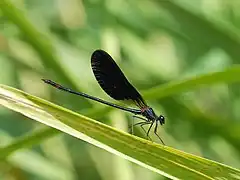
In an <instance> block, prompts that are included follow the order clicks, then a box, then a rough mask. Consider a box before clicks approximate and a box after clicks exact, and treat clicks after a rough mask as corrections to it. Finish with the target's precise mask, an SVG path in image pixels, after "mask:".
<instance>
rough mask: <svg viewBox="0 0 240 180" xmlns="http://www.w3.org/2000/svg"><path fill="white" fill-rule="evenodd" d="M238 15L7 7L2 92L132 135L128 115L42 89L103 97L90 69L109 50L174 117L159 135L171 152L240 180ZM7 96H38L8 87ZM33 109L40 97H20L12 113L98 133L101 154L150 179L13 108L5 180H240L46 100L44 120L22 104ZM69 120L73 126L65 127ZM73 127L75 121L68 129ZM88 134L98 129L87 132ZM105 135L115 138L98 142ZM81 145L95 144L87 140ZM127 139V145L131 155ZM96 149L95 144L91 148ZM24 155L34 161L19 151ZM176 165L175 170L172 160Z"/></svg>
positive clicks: (174, 9) (180, 4) (4, 125)
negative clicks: (51, 84)
mask: <svg viewBox="0 0 240 180" xmlns="http://www.w3.org/2000/svg"><path fill="white" fill-rule="evenodd" d="M239 8H240V7H239V3H237V1H224V0H215V1H204V0H200V1H188V0H175V1H171V0H166V1H148V0H143V1H137V0H130V1H125V0H121V1H114V0H107V1H102V0H86V1H78V0H70V1H58V0H56V1H32V0H31V1H29V0H25V1H13V2H12V1H10V0H1V1H0V13H1V14H0V15H1V16H0V22H1V24H0V32H1V33H0V34H1V35H0V42H1V43H0V52H1V54H0V64H1V67H2V68H1V71H0V73H1V74H0V83H1V84H7V85H11V86H14V87H17V88H18V89H22V90H23V91H24V92H28V93H29V94H34V95H35V96H38V97H41V98H42V99H50V101H54V102H56V103H57V104H60V105H61V106H64V107H67V108H69V109H72V110H74V111H77V112H79V111H80V112H81V114H84V115H86V116H88V117H91V118H94V119H97V120H98V121H101V122H104V124H108V125H111V126H115V127H116V129H121V128H123V129H125V130H126V129H127V125H126V122H127V121H128V119H130V117H129V116H125V114H126V113H124V112H119V111H117V110H113V109H111V108H107V107H104V108H101V109H100V108H99V107H100V106H98V105H95V104H96V103H93V102H91V101H87V100H85V99H81V98H79V99H78V98H76V97H75V96H71V95H68V94H64V93H61V92H58V91H57V90H55V89H51V88H48V87H47V86H46V85H45V84H43V83H42V82H41V80H40V79H42V78H49V79H54V80H56V81H58V82H60V83H61V84H65V85H68V86H69V87H71V88H73V89H75V90H80V91H84V92H87V93H89V94H94V95H96V96H101V94H102V92H100V91H99V87H98V85H97V83H96V82H95V80H94V77H93V76H92V74H91V69H90V66H89V64H90V63H89V59H90V55H91V53H92V52H93V51H94V50H95V49H97V48H102V49H104V50H106V51H108V52H109V53H110V54H111V55H112V56H113V57H114V59H116V61H117V63H118V64H119V66H121V69H123V71H124V73H125V74H126V76H127V77H128V79H129V80H130V81H131V82H132V83H133V84H134V86H135V87H137V88H138V89H141V90H142V91H141V92H142V94H143V96H144V98H145V99H146V101H147V102H148V104H149V105H151V106H152V107H153V108H154V109H155V110H156V111H157V112H158V114H159V113H161V114H163V115H165V116H166V125H165V126H163V127H162V128H161V130H160V131H161V132H159V133H160V134H161V137H163V139H164V140H165V142H166V144H167V145H169V146H172V147H174V148H175V149H181V150H183V151H184V152H188V153H191V154H195V155H199V156H202V157H205V158H207V159H211V160H214V161H216V162H220V163H223V164H228V165H230V166H231V167H236V168H238V167H239V166H240V156H239V149H240V143H239V142H240V134H239V132H240V125H239V118H240V112H239V106H240V103H239V102H240V101H239V95H240V94H239V85H238V81H239V79H240V78H239V77H240V76H239V66H238V64H239V53H240V51H239V45H240V38H239V28H240V24H239ZM2 89H4V92H14V94H15V93H16V94H17V95H20V94H21V95H23V94H25V95H27V94H26V93H23V94H22V93H20V91H16V90H13V89H12V88H7V87H6V86H2ZM50 92H51V93H50ZM102 96H104V95H102ZM4 97H5V98H6V96H1V99H3V98H4ZM26 97H27V98H30V97H32V96H30V95H27V96H24V97H22V96H17V97H14V98H17V101H16V103H12V102H11V103H10V99H8V101H6V99H5V100H4V101H1V103H3V102H5V103H6V102H9V103H10V104H9V106H10V105H11V107H13V106H15V107H16V106H18V105H19V106H18V107H16V108H20V107H21V110H20V112H21V113H23V112H24V111H25V112H26V111H28V110H33V112H31V115H32V116H31V117H32V118H33V119H35V118H36V115H38V116H41V117H40V118H39V119H38V120H40V119H41V120H44V121H43V122H44V123H46V122H47V121H46V120H51V118H52V117H51V118H50V119H47V118H46V115H47V114H41V113H39V114H36V113H35V111H36V110H39V109H38V108H39V107H45V108H46V109H45V110H46V111H47V112H48V113H49V111H51V115H52V113H53V112H52V110H53V109H54V111H55V110H56V112H57V113H56V114H54V115H55V116H56V117H55V118H56V119H54V120H55V121H53V122H58V120H61V121H64V122H63V123H65V124H67V125H69V126H71V127H73V126H74V129H75V128H76V129H77V130H79V132H82V133H86V134H87V133H90V132H91V133H90V134H87V135H89V136H91V137H93V139H96V138H99V139H97V140H98V141H99V142H101V143H102V144H101V145H104V147H105V145H108V146H110V147H112V148H113V149H115V150H118V151H119V152H121V153H123V154H125V155H127V157H126V156H124V158H127V159H128V160H130V161H134V162H135V161H137V163H138V164H139V163H140V162H142V163H144V164H140V165H144V168H143V167H142V168H140V167H139V166H134V165H133V164H128V163H127V161H121V160H119V159H117V157H116V156H111V155H110V153H106V152H105V151H101V150H100V149H98V148H94V147H93V146H92V145H88V143H84V142H82V141H79V139H73V138H71V137H70V136H67V135H66V134H64V133H61V132H60V131H58V130H56V129H53V128H49V127H45V126H44V127H42V126H43V125H41V124H38V123H36V122H35V123H33V121H30V120H28V118H27V120H26V118H25V117H24V116H19V114H15V113H13V112H9V111H7V109H6V108H3V109H1V111H0V119H1V121H0V147H1V148H2V149H1V154H0V156H1V158H4V159H5V160H4V162H2V163H1V164H0V171H1V172H3V173H2V174H1V175H0V178H1V179H10V178H13V179H16V178H22V177H25V178H26V179H63V180H65V179H68V180H69V179H70V180H71V179H102V180H108V179H124V180H128V179H129V180H131V179H139V180H141V179H149V180H153V179H163V178H164V177H162V176H159V175H158V174H157V175H156V173H153V172H159V173H161V174H163V175H165V176H166V177H170V176H169V175H172V176H174V177H180V178H183V179H203V178H202V176H204V175H206V176H208V177H210V178H213V177H215V178H216V175H219V177H220V176H221V177H225V178H227V179H231V178H232V179H239V175H237V174H239V172H238V171H237V170H236V169H234V168H230V167H227V166H224V165H221V164H218V163H217V164H215V163H214V162H212V161H209V160H205V159H199V158H198V156H193V155H189V154H186V153H182V152H181V151H178V150H174V149H172V148H169V147H164V148H162V146H160V145H156V144H151V143H150V142H147V141H145V140H143V139H140V138H137V137H135V136H130V135H127V134H126V133H122V131H117V130H116V129H115V128H110V127H109V126H105V125H103V124H101V123H98V122H95V121H92V120H90V119H89V118H86V117H83V116H79V115H78V114H76V113H73V112H71V111H68V110H66V109H64V108H62V107H58V106H56V105H53V104H51V103H47V102H46V101H43V100H40V99H39V98H33V99H32V101H34V103H37V104H38V106H37V108H36V109H34V107H35V106H28V107H25V108H24V109H22V108H23V107H24V106H25V105H26V104H25V105H24V104H21V103H22V102H19V99H18V98H23V99H24V101H25V100H26ZM12 98H13V97H12ZM12 98H11V100H14V99H12ZM103 98H104V99H106V98H107V97H106V96H104V97H103ZM15 100H16V99H15ZM28 103H30V102H29V101H28ZM31 103H32V102H31ZM39 103H40V104H39ZM5 105H6V104H5ZM20 105H21V106H20ZM93 105H94V106H93ZM46 106H47V107H46ZM95 106H96V107H95ZM101 107H102V106H101ZM15 110H16V109H15ZM18 110H19V109H18ZM59 113H60V115H61V116H60V117H64V118H59V116H57V115H59ZM115 113H116V115H115ZM27 116H28V117H29V114H27ZM69 116H71V117H72V118H71V119H69V118H67V117H69ZM66 119H67V120H68V121H67V120H66ZM108 119H110V120H109V121H107V120H108ZM65 120H66V121H65ZM73 120H75V121H73ZM79 121H81V122H85V123H86V124H81V123H80V122H79ZM51 122H52V121H51ZM90 122H91V123H90ZM89 123H90V124H91V125H93V126H89V127H90V129H85V130H84V129H83V127H84V128H86V125H89ZM55 125H56V124H55ZM62 125H63V124H61V125H60V127H61V130H63V129H62V128H63V127H62ZM72 125H73V126H72ZM39 126H40V127H39ZM54 127H55V126H54ZM57 127H59V124H58V123H57ZM100 127H102V128H103V129H101V130H104V133H103V131H101V130H99V129H96V131H94V130H93V128H100ZM39 128H40V130H39ZM36 129H37V130H36ZM68 130H70V132H74V133H77V134H79V132H78V131H74V130H73V129H68ZM105 130H108V131H111V132H112V133H116V136H117V137H119V138H118V139H115V138H114V136H109V134H108V135H107V133H105ZM136 130H137V131H136V135H137V136H140V137H143V134H142V133H141V132H140V131H139V129H136ZM67 132H68V133H69V131H67ZM71 135H74V134H71ZM81 137H83V138H84V140H86V139H87V138H86V136H84V135H83V136H81ZM85 138H86V139H85ZM121 138H126V141H125V139H124V142H122V141H121V143H122V144H121V143H119V141H120V139H121ZM88 140H89V139H88ZM115 141H116V143H115ZM130 141H131V143H130ZM154 141H156V142H157V139H154ZM88 142H89V141H88ZM93 142H96V141H95V140H93V141H91V142H90V143H93ZM142 143H146V144H147V145H146V147H142V148H136V151H137V152H138V153H143V156H139V154H138V153H136V154H135V149H134V150H132V149H131V148H133V147H135V145H136V144H137V145H141V144H142ZM94 145H96V144H94ZM125 146H126V149H124V148H123V147H125ZM22 148H29V149H28V150H26V149H25V150H24V151H23V150H22V151H20V150H19V149H22ZM118 148H120V149H118ZM148 148H154V149H155V150H156V152H157V155H156V157H158V158H156V159H154V158H153V156H154V157H155V153H156V152H155V150H154V152H153V153H152V154H151V153H150V154H149V156H151V157H152V158H150V157H148V160H149V161H146V159H147V158H146V157H147V156H148V155H146V151H148V150H149V151H150V149H148ZM149 151H148V152H149ZM114 152H115V151H114ZM123 154H121V157H123ZM145 155H146V156H145ZM159 155H162V156H159ZM174 157H176V159H174V160H173V159H171V158H174ZM186 157H187V158H186ZM178 158H180V160H181V162H179V161H178V160H179V159H178ZM135 163H136V162H135ZM203 166H204V167H203ZM172 167H174V168H176V169H174V170H173V168H172ZM148 168H150V169H151V170H153V171H149V169H148ZM152 168H154V169H152ZM189 168H190V169H189ZM109 169H111V171H109ZM183 171H184V173H183ZM16 172H17V173H16ZM199 172H201V174H199ZM197 174H198V175H197ZM187 175H189V176H188V177H187ZM193 176H194V178H193ZM205 178H207V177H205Z"/></svg>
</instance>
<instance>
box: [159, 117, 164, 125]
mask: <svg viewBox="0 0 240 180" xmlns="http://www.w3.org/2000/svg"><path fill="white" fill-rule="evenodd" d="M158 120H159V121H160V124H161V125H163V124H165V117H164V116H163V115H160V116H159V118H158Z"/></svg>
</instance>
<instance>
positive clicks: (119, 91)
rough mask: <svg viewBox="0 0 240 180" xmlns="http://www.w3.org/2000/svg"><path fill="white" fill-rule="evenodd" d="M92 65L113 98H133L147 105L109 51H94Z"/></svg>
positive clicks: (100, 82) (101, 84) (98, 78)
mask: <svg viewBox="0 0 240 180" xmlns="http://www.w3.org/2000/svg"><path fill="white" fill-rule="evenodd" d="M91 65H92V70H93V73H94V75H95V77H96V79H97V81H98V83H99V84H100V86H101V87H102V89H103V90H104V91H105V92H106V93H107V94H108V95H109V96H111V97H112V98H113V99H116V100H132V101H134V102H135V103H136V105H137V106H139V107H140V108H142V107H145V106H147V105H146V103H145V102H144V100H143V98H142V96H141V95H140V94H139V92H138V91H137V90H136V89H135V88H134V87H133V86H132V85H131V84H130V83H129V82H128V80H127V78H126V77H125V76H124V74H123V72H122V71H121V69H120V68H119V67H118V65H117V64H116V62H115V61H114V60H113V59H112V57H111V56H110V55H109V54H108V53H107V52H105V51H103V50H96V51H94V52H93V54H92V57H91Z"/></svg>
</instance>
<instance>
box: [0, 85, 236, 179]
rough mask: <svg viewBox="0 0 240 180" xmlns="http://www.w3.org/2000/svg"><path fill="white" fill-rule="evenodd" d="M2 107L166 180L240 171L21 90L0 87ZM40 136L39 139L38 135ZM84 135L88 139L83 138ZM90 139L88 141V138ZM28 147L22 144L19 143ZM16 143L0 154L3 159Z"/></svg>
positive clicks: (231, 174)
mask: <svg viewBox="0 0 240 180" xmlns="http://www.w3.org/2000/svg"><path fill="white" fill-rule="evenodd" d="M0 92H1V94H0V97H1V99H0V100H1V101H0V102H1V104H2V105H3V106H6V107H8V108H10V109H12V110H14V111H17V112H20V113H22V114H23V115H25V116H27V117H30V118H32V119H34V120H36V121H39V122H41V123H44V124H46V125H48V126H51V127H54V128H56V129H59V130H61V131H63V132H65V133H68V134H69V135H72V136H74V137H77V138H79V139H82V140H84V141H86V142H88V143H90V144H93V145H95V146H97V147H100V148H102V149H104V150H106V151H109V152H111V153H113V154H116V155H119V156H120V157H122V158H125V159H127V160H129V161H132V162H135V163H137V164H139V165H141V166H143V167H145V168H148V169H150V170H152V171H155V172H157V173H159V174H162V175H164V176H166V177H169V178H180V179H217V178H227V179H235V177H237V176H239V175H240V171H237V170H235V169H232V168H229V167H227V166H224V165H221V164H218V163H216V162H213V161H209V160H207V159H203V158H200V157H197V156H193V155H190V154H187V153H184V152H181V151H178V150H176V149H172V148H170V147H167V146H163V145H159V144H155V143H152V142H149V141H146V140H144V139H141V138H138V137H135V136H131V135H129V134H126V133H123V132H121V131H118V130H117V129H114V128H112V127H110V126H106V125H104V124H102V123H99V122H98V121H95V120H92V119H90V118H87V117H84V116H82V115H79V114H76V113H74V112H72V111H69V110H67V109H64V108H62V107H59V106H57V105H54V104H52V103H50V102H47V101H44V100H42V99H39V98H36V97H34V96H31V95H29V94H27V93H24V92H22V91H19V90H16V89H13V88H10V87H7V86H1V88H0ZM43 132H44V134H43V133H38V134H37V135H35V136H34V138H32V139H41V137H43V135H45V136H50V135H51V134H52V133H55V132H54V131H52V133H51V131H43ZM39 135H40V136H39ZM85 135H87V136H85ZM89 137H90V138H89ZM23 143H25V144H28V143H29V140H28V139H27V138H26V140H25V142H24V141H22V142H21V143H19V144H23ZM19 147H20V148H21V146H20V145H17V146H16V144H15V146H14V145H11V146H10V147H7V148H5V149H2V150H1V151H0V154H1V158H4V157H5V156H6V155H7V154H8V153H9V151H11V149H13V148H15V149H18V148H19Z"/></svg>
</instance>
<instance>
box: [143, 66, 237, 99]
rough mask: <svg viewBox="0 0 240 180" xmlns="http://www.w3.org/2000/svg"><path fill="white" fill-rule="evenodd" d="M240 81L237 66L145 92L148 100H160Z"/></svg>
mask: <svg viewBox="0 0 240 180" xmlns="http://www.w3.org/2000/svg"><path fill="white" fill-rule="evenodd" d="M238 81H240V66H239V65H235V66H232V67H229V68H227V69H225V70H223V71H219V72H212V73H208V74H204V75H198V76H195V77H191V78H188V79H184V80H179V81H173V82H170V83H167V84H164V85H160V86H156V87H154V88H152V89H149V90H147V91H146V92H143V94H144V97H146V99H160V98H163V97H167V96H171V95H174V94H177V93H180V92H183V91H189V90H192V89H194V88H199V87H200V86H203V85H210V84H216V83H234V82H238Z"/></svg>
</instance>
